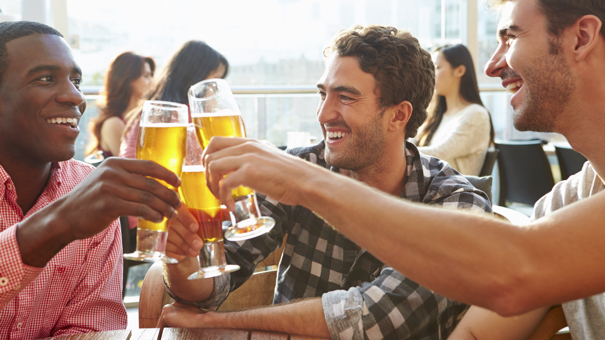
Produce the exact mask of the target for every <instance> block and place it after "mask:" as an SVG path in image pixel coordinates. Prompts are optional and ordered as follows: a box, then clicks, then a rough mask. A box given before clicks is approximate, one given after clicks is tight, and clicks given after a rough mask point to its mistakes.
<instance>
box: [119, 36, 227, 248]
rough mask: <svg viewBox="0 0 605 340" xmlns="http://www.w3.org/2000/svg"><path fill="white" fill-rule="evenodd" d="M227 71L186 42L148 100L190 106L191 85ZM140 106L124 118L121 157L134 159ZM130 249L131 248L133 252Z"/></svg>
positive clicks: (212, 55)
mask: <svg viewBox="0 0 605 340" xmlns="http://www.w3.org/2000/svg"><path fill="white" fill-rule="evenodd" d="M228 70H229V63H228V62H227V59H226V58H225V57H223V55H222V54H220V53H219V52H217V51H216V50H214V49H213V48H212V47H210V46H208V45H207V44H206V43H205V42H202V41H189V42H187V43H185V44H184V45H183V46H182V47H181V48H180V49H179V50H178V51H177V52H176V54H175V55H174V56H173V57H172V59H171V60H170V61H169V62H168V65H167V66H166V67H165V68H164V71H163V72H162V75H160V77H159V80H158V81H157V84H156V85H155V86H154V88H153V90H152V91H151V94H150V97H149V100H162V101H168V102H175V103H181V104H186V105H187V104H189V102H188V98H187V91H189V88H190V87H191V85H193V84H195V83H197V82H200V81H202V80H205V79H210V78H224V77H225V76H226V75H227V71H228ZM142 112H143V111H142V107H138V108H135V109H134V110H132V111H130V112H129V113H128V114H127V116H126V128H125V129H124V136H123V139H122V144H121V145H120V153H119V156H120V157H126V158H136V142H137V137H138V135H139V123H140V120H141V113H142ZM128 222H129V224H130V228H131V233H132V234H131V235H134V236H131V238H130V239H131V240H136V230H134V228H135V227H136V225H137V223H138V220H137V218H135V217H132V216H129V217H128ZM133 248H134V246H132V248H131V249H133Z"/></svg>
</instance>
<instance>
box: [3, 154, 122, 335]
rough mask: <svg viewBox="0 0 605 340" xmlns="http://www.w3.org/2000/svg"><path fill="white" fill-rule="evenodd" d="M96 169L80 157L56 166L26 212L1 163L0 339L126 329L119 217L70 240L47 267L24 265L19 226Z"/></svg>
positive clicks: (54, 165)
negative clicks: (86, 235)
mask: <svg viewBox="0 0 605 340" xmlns="http://www.w3.org/2000/svg"><path fill="white" fill-rule="evenodd" d="M92 170H93V168H92V167H91V166H89V165H86V164H84V163H82V162H79V161H75V160H69V161H66V162H61V163H58V164H53V169H52V174H51V178H50V180H49V182H48V184H47V186H46V188H45V189H44V192H43V193H42V195H40V197H39V198H38V201H37V202H36V203H35V205H34V206H33V207H32V208H31V209H30V211H28V213H27V215H26V216H23V213H22V211H21V209H20V207H19V206H18V205H17V193H16V191H15V188H14V184H13V181H12V180H11V178H10V177H9V175H8V174H7V173H6V171H5V170H4V168H2V167H1V166H0V339H38V338H43V337H48V336H57V335H65V334H74V333H85V332H96V331H105V330H113V329H125V328H126V323H127V318H126V309H125V308H124V304H123V303H122V266H123V263H122V239H121V234H120V227H119V223H118V221H114V222H113V223H112V224H111V226H109V227H108V228H107V229H105V230H104V231H103V232H101V233H99V234H97V235H95V236H93V237H90V238H88V239H85V240H77V241H74V242H72V243H70V244H69V245H68V246H67V247H65V248H63V250H61V251H60V252H59V253H58V254H57V255H55V257H54V258H53V259H52V260H51V261H50V262H49V263H48V264H47V265H46V267H44V268H35V267H30V266H28V265H26V264H24V263H23V261H22V260H21V254H20V252H19V247H18V245H17V239H16V230H17V224H18V223H19V222H21V221H22V220H24V219H25V218H27V217H29V216H30V215H31V214H33V213H35V212H36V211H38V210H40V209H42V208H44V207H45V206H47V205H49V204H50V203H52V202H53V201H55V200H57V199H58V198H60V197H61V196H63V195H65V194H67V193H68V192H69V191H70V190H72V189H73V188H74V187H75V186H76V185H77V184H78V183H80V182H81V181H82V179H84V177H86V175H88V174H89V173H90V172H91V171H92Z"/></svg>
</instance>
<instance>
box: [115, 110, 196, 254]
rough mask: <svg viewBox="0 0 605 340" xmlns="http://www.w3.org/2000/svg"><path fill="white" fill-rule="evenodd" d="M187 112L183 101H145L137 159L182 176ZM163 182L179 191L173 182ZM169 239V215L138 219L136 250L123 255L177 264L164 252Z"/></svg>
mask: <svg viewBox="0 0 605 340" xmlns="http://www.w3.org/2000/svg"><path fill="white" fill-rule="evenodd" d="M187 112H188V110H187V106H186V105H183V104H177V103H170V102H162V101H146V102H145V103H144V104H143V114H142V117H141V123H140V128H139V136H138V138H137V150H136V156H137V159H146V160H152V161H154V162H156V163H158V164H160V165H162V166H164V167H165V168H167V169H168V170H170V171H172V172H174V173H175V174H176V175H177V176H181V170H182V166H183V159H184V157H185V138H186V136H187V120H188V114H187ZM160 182H161V183H162V184H163V185H165V186H166V187H168V188H170V189H173V190H176V189H175V188H174V187H172V186H171V185H168V184H167V183H165V182H163V181H160ZM167 238H168V221H167V219H166V218H164V220H163V221H162V222H160V223H154V222H150V221H146V220H143V219H139V224H138V226H137V250H136V251H135V252H134V253H131V254H124V258H125V259H128V260H135V261H144V262H155V261H158V260H164V262H167V263H177V262H178V261H177V260H175V259H173V258H170V257H167V256H166V254H165V251H166V240H167Z"/></svg>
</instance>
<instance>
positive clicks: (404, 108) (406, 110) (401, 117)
mask: <svg viewBox="0 0 605 340" xmlns="http://www.w3.org/2000/svg"><path fill="white" fill-rule="evenodd" d="M391 110H392V113H391V116H390V118H389V131H397V130H403V131H404V132H405V127H406V125H407V124H408V121H409V120H410V118H411V117H412V111H413V110H414V108H413V107H412V103H410V102H408V101H407V100H406V101H402V102H401V103H399V104H397V105H394V106H393V107H392V108H391ZM402 135H404V134H402Z"/></svg>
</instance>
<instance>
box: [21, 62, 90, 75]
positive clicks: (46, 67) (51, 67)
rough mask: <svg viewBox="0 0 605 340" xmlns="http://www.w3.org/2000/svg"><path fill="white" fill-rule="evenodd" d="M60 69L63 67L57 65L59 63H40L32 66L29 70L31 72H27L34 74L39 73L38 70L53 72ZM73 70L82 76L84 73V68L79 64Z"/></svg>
mask: <svg viewBox="0 0 605 340" xmlns="http://www.w3.org/2000/svg"><path fill="white" fill-rule="evenodd" d="M60 69H61V68H60V67H59V66H57V65H40V66H36V67H34V68H32V69H31V70H29V72H27V74H33V73H37V72H40V71H53V72H56V71H59V70H60ZM71 72H72V73H76V74H78V75H80V76H81V75H82V69H80V68H79V67H77V66H76V67H74V68H73V69H72V70H71Z"/></svg>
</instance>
